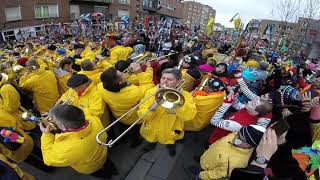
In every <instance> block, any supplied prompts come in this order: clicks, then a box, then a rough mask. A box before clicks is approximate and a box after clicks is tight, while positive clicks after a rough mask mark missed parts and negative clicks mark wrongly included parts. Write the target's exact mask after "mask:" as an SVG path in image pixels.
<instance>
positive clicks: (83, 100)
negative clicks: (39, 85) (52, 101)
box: [60, 83, 107, 125]
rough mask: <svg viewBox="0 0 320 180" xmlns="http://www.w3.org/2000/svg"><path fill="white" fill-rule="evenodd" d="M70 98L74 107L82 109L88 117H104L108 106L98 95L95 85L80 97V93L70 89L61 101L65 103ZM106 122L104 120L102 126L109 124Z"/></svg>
mask: <svg viewBox="0 0 320 180" xmlns="http://www.w3.org/2000/svg"><path fill="white" fill-rule="evenodd" d="M70 96H71V100H73V102H72V105H74V106H77V107H79V108H80V109H82V111H83V112H84V114H85V115H86V117H87V116H96V117H99V118H101V117H102V116H103V114H104V112H105V107H106V105H105V103H104V102H103V100H102V98H101V96H100V94H99V93H98V91H97V86H96V85H95V84H94V83H91V84H90V85H89V87H88V88H87V89H86V90H85V92H84V93H83V94H82V95H81V96H78V93H77V92H76V91H75V90H73V89H71V88H70V89H68V91H67V92H66V93H64V94H63V95H62V96H61V98H60V100H62V101H65V100H66V99H70ZM104 121H106V120H102V124H103V125H105V124H107V122H104Z"/></svg>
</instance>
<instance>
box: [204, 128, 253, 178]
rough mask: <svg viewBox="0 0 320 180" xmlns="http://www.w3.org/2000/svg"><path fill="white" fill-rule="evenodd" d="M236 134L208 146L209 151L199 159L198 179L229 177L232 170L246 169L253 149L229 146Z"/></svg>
mask: <svg viewBox="0 0 320 180" xmlns="http://www.w3.org/2000/svg"><path fill="white" fill-rule="evenodd" d="M236 135H237V134H236V133H230V134H229V135H227V136H225V137H223V138H221V139H219V140H218V141H216V142H215V143H214V144H212V145H210V147H209V149H208V150H206V152H204V153H203V155H202V156H201V158H200V165H201V168H202V169H203V171H201V172H200V175H199V176H200V179H203V180H211V179H220V178H223V177H227V176H230V175H231V172H232V170H233V169H234V168H244V167H247V164H248V161H249V158H250V156H251V153H252V152H253V148H251V149H242V148H237V147H235V146H233V145H232V144H230V143H229V142H232V140H233V139H234V138H235V137H236Z"/></svg>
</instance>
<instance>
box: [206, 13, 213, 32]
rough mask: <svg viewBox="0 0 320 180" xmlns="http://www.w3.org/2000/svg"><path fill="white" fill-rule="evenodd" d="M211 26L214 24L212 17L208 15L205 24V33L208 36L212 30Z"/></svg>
mask: <svg viewBox="0 0 320 180" xmlns="http://www.w3.org/2000/svg"><path fill="white" fill-rule="evenodd" d="M213 26H214V18H213V17H210V18H209V21H208V24H207V35H208V36H210V35H211V34H212V31H213Z"/></svg>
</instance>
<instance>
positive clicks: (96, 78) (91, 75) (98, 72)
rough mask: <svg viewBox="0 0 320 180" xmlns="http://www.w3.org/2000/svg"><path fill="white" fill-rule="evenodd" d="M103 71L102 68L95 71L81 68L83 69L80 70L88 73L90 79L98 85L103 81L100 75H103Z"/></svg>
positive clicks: (85, 73) (81, 72)
mask: <svg viewBox="0 0 320 180" xmlns="http://www.w3.org/2000/svg"><path fill="white" fill-rule="evenodd" d="M102 73H103V70H102V69H95V70H93V71H84V70H81V71H79V73H78V74H84V75H86V76H87V77H88V78H89V79H91V80H92V81H93V82H94V84H96V85H97V84H99V83H100V82H101V80H100V76H101V74H102Z"/></svg>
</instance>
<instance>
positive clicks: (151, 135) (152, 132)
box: [138, 87, 197, 144]
mask: <svg viewBox="0 0 320 180" xmlns="http://www.w3.org/2000/svg"><path fill="white" fill-rule="evenodd" d="M156 91H157V87H154V88H152V89H150V90H149V91H147V93H146V95H145V97H147V96H150V95H151V94H152V93H154V92H156ZM182 95H183V96H184V98H185V103H184V105H183V106H182V107H180V108H177V109H175V110H168V109H165V108H163V107H161V106H158V108H157V109H156V110H155V111H152V112H149V113H148V114H147V115H146V116H145V117H144V118H143V122H142V125H141V129H140V134H141V135H142V136H143V137H144V139H146V140H147V141H149V142H159V143H161V144H174V143H175V141H176V140H179V139H182V138H183V136H184V122H185V121H190V120H192V119H193V118H194V117H195V115H196V113H197V109H196V105H195V104H194V102H193V98H192V96H191V94H190V93H189V92H186V91H183V92H182ZM154 101H155V98H154V96H153V97H151V98H149V99H148V100H147V101H146V102H145V103H143V104H141V106H140V107H139V110H138V116H139V117H141V116H142V115H143V114H144V113H145V112H147V111H148V109H149V107H150V106H152V104H153V102H154Z"/></svg>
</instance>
